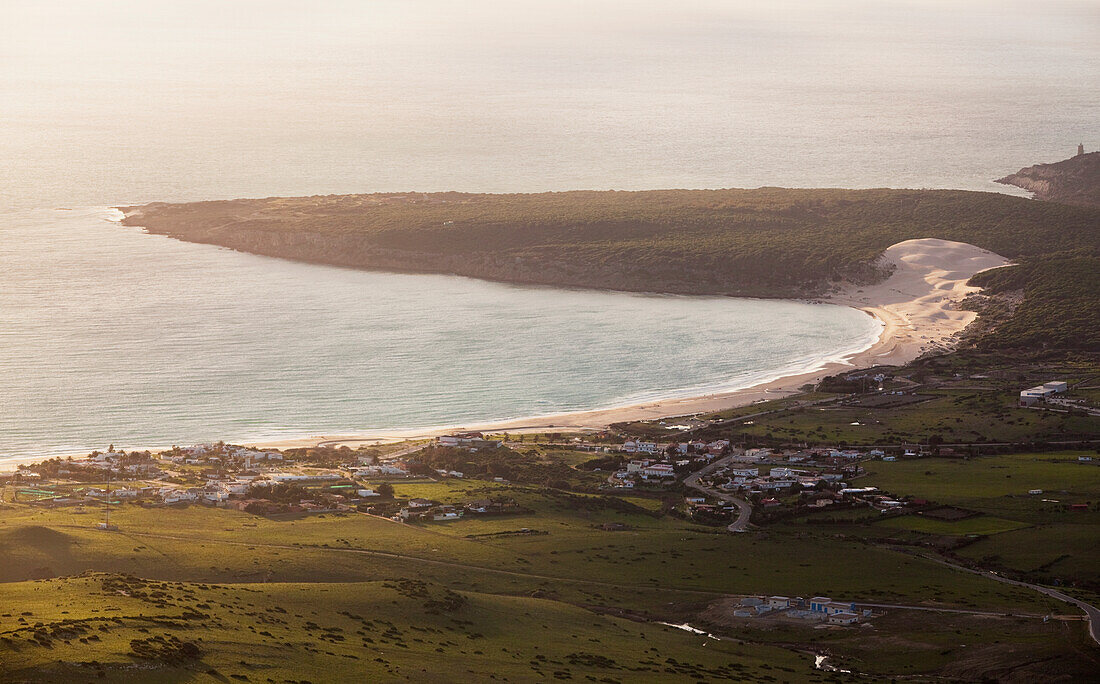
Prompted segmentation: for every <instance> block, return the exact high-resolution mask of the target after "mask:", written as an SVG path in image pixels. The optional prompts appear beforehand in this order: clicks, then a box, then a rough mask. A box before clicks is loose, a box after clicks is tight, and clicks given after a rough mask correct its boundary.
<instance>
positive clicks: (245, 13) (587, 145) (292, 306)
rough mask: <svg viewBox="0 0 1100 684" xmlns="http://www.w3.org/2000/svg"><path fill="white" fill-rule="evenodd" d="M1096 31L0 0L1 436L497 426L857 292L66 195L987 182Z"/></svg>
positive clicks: (754, 338)
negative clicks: (567, 266) (805, 291)
mask: <svg viewBox="0 0 1100 684" xmlns="http://www.w3.org/2000/svg"><path fill="white" fill-rule="evenodd" d="M1097 36H1100V4H1098V3H1096V2H1094V1H1092V0H1085V1H1082V2H1066V1H1054V2H1045V3H1034V2H1032V1H1030V0H1028V1H1026V2H1025V1H1019V0H998V1H996V2H993V1H989V2H985V1H982V0H973V1H969V2H963V3H958V2H946V1H944V2H939V1H936V0H921V1H919V2H917V1H914V2H905V1H903V0H895V1H883V0H868V1H867V2H854V1H844V2H838V1H834V2H825V1H818V0H813V1H810V0H807V1H805V2H785V1H782V0H777V1H773V2H734V1H727V0H720V1H719V0H714V1H713V2H707V1H702V0H684V1H682V2H675V3H672V2H665V1H664V0H662V1H661V2H649V1H637V2H607V1H600V0H585V1H583V2H582V1H580V0H577V1H568V2H567V1H558V2H535V1H532V2H515V1H514V0H506V1H505V0H492V1H488V0H486V1H477V2H450V1H446V2H444V1H424V0H394V1H387V0H372V1H371V2H359V1H356V2H336V1H333V2H323V3H317V2H312V3H300V2H288V1H283V0H276V1H272V2H265V3H256V2H232V3H226V2H223V1H221V0H219V1H218V2H213V1H203V0H195V1H194V2H188V3H159V2H157V3H149V2H137V1H113V2H96V3H89V2H79V1H77V0H68V1H64V0H59V1H51V2H3V3H0V160H2V163H0V455H12V454H23V453H28V452H31V453H45V452H51V451H53V452H56V451H61V450H71V449H73V448H85V447H99V446H102V445H103V444H104V443H107V442H115V443H118V444H120V445H121V444H130V443H140V444H146V443H160V442H166V441H193V440H199V439H210V438H221V437H225V438H241V439H244V438H248V437H264V436H277V435H285V434H301V433H309V434H312V433H314V432H321V431H336V430H355V429H366V428H376V427H380V428H390V427H398V426H422V425H431V424H439V423H456V422H463V421H469V420H474V419H479V420H481V419H492V418H507V417H512V416H523V415H530V414H535V413H545V412H552V411H559V410H563V409H572V408H578V409H579V408H592V407H598V406H606V405H610V404H615V403H621V402H623V401H633V400H636V399H641V398H645V397H647V396H652V395H657V394H659V395H669V394H674V393H676V392H680V391H683V392H688V391H695V390H697V389H700V388H702V387H704V386H712V385H721V386H731V385H739V384H747V383H748V382H751V381H752V380H754V379H759V378H761V377H771V376H774V375H775V374H777V373H779V372H781V371H783V370H791V369H794V368H801V367H805V366H808V365H814V364H816V363H818V362H819V361H821V360H822V359H824V358H827V357H832V356H835V355H836V354H837V353H838V352H839V351H842V350H846V349H853V348H855V347H858V346H861V345H862V344H863V343H864V342H865V341H866V339H867V338H868V335H869V334H870V332H872V329H871V327H870V326H871V322H870V321H869V320H868V319H867V317H866V316H864V315H862V314H859V313H856V312H852V311H847V310H843V309H838V308H834V307H820V306H809V305H805V304H797V303H781V302H755V301H731V300H714V299H686V298H669V297H643V296H632V295H622V294H608V293H598V292H574V291H567V292H562V291H553V290H547V289H524V288H510V287H504V286H500V285H492V284H486V283H479V282H474V281H469V280H461V279H455V278H441V277H430V276H407V275H392V274H378V273H359V272H353V271H346V270H340V269H331V268H322V267H317V266H307V265H300V264H292V263H287V262H280V261H275V260H268V259H261V258H257V257H251V256H247V255H241V254H236V253H233V252H229V251H225V250H218V249H215V248H210V247H203V246H196V245H185V244H181V243H177V242H173V241H171V240H167V239H164V238H160V237H154V236H147V235H143V234H142V233H140V232H139V231H136V230H132V229H123V228H119V227H118V226H115V225H114V224H111V223H109V222H107V221H105V220H103V217H104V216H105V214H104V211H103V210H90V209H86V208H85V209H81V207H103V206H109V205H115V204H125V203H138V202H145V201H154V200H180V201H182V200H198V199H214V198H225V197H241V196H252V197H256V196H271V195H301V194H314V193H345V192H370V191H399V190H423V191H432V190H468V191H491V192H505V191H507V192H511V191H542V190H562V189H576V188H592V189H605V188H618V189H643V188H664V187H710V188H714V187H756V186H761V185H785V186H802V187H807V186H834V187H881V186H890V187H951V188H967V189H978V190H994V191H1010V190H1009V189H1006V188H1003V187H1001V186H996V185H994V184H992V183H991V182H990V180H991V179H992V178H996V177H999V176H1001V175H1004V174H1005V173H1008V172H1011V171H1014V170H1016V169H1017V168H1019V167H1021V166H1024V165H1028V164H1032V163H1035V162H1039V161H1054V160H1058V159H1061V158H1064V157H1066V156H1068V155H1069V154H1071V153H1072V151H1073V150H1074V149H1075V147H1076V144H1077V143H1078V142H1084V143H1085V145H1086V147H1088V148H1089V149H1095V148H1096V147H1098V146H1100V140H1098V139H1097V134H1098V133H1097V129H1096V122H1097V116H1096V114H1097V112H1098V111H1100V89H1097V88H1096V87H1095V86H1096V84H1097V83H1100V39H1098V38H1097ZM61 207H67V208H72V209H73V210H71V211H57V210H56V209H58V208H61ZM807 331H810V332H807ZM796 332H797V334H796Z"/></svg>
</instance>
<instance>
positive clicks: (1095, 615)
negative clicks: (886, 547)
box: [921, 555, 1100, 646]
mask: <svg viewBox="0 0 1100 684" xmlns="http://www.w3.org/2000/svg"><path fill="white" fill-rule="evenodd" d="M921 557H922V558H925V559H927V560H930V561H933V562H935V563H939V564H940V565H946V566H947V567H949V568H954V569H956V570H962V571H963V572H969V573H970V574H972V575H981V576H982V577H985V578H987V579H991V580H996V581H997V582H1003V583H1004V584H1011V585H1013V586H1017V587H1025V588H1027V589H1032V590H1034V591H1037V592H1039V593H1040V594H1044V595H1046V596H1049V597H1051V598H1053V599H1058V600H1059V601H1063V602H1065V603H1069V604H1071V605H1074V606H1077V607H1078V608H1080V609H1081V610H1082V611H1084V613H1085V619H1086V620H1088V623H1089V636H1090V637H1092V640H1093V641H1094V642H1096V645H1097V646H1100V608H1097V607H1096V606H1094V605H1092V604H1090V603H1086V602H1084V601H1082V600H1081V599H1079V598H1076V597H1073V596H1070V595H1069V594H1063V593H1062V592H1060V591H1058V590H1057V589H1051V588H1050V587H1044V586H1042V585H1040V584H1031V583H1029V582H1021V581H1019V580H1014V579H1009V578H1007V577H1001V576H1000V575H998V574H997V573H995V572H992V571H990V570H974V569H972V568H968V567H965V566H962V565H955V564H954V563H949V562H948V561H945V560H944V559H942V558H937V557H935V556H926V555H922V556H921Z"/></svg>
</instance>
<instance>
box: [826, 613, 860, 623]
mask: <svg viewBox="0 0 1100 684" xmlns="http://www.w3.org/2000/svg"><path fill="white" fill-rule="evenodd" d="M856 622H859V615H857V614H856V613H853V612H851V611H841V612H839V613H833V614H832V615H830V616H829V624H830V625H851V624H854V623H856Z"/></svg>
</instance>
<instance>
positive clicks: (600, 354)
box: [0, 210, 879, 456]
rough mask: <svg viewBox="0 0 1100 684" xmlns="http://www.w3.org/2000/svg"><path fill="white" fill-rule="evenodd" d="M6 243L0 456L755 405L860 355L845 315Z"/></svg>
mask: <svg viewBox="0 0 1100 684" xmlns="http://www.w3.org/2000/svg"><path fill="white" fill-rule="evenodd" d="M113 213H114V212H111V211H110V210H79V211H66V212H58V211H53V210H43V211H38V212H29V213H27V214H25V215H24V216H22V217H21V218H20V219H19V220H16V221H13V222H9V223H8V224H7V225H6V226H5V227H4V228H3V241H4V244H5V245H6V246H7V249H5V250H4V252H3V253H2V254H0V272H3V273H4V274H5V277H6V278H9V279H10V282H12V283H16V284H17V285H16V286H14V287H6V288H4V290H3V291H0V310H2V311H3V312H4V321H3V329H2V330H0V369H2V370H0V397H3V402H4V404H3V406H4V411H3V412H2V413H0V456H4V455H6V456H12V455H17V454H37V453H50V452H54V453H65V452H71V451H73V450H74V449H80V448H85V447H90V446H95V447H103V446H106V445H107V444H108V443H111V442H113V443H115V444H117V445H160V444H168V443H183V442H190V441H196V440H198V441H203V440H209V439H220V438H226V439H230V438H232V439H239V440H249V439H262V438H265V437H266V438H271V437H279V436H289V435H294V436H302V435H310V434H317V433H319V432H339V431H349V430H351V431H356V430H369V429H380V428H394V427H403V426H407V427H421V426H431V425H441V424H455V423H461V422H469V421H475V420H485V419H495V418H512V417H523V416H529V415H534V414H540V413H541V414H545V413H551V412H557V411H561V410H569V409H582V408H593V407H600V406H610V405H618V404H624V403H632V402H635V401H641V400H645V399H648V398H653V397H656V396H673V395H677V394H692V393H697V392H699V391H703V390H711V389H721V388H729V387H738V386H745V385H748V384H753V383H754V382H756V381H759V380H763V379H768V378H772V377H775V376H776V375H782V374H786V373H787V372H790V371H794V370H800V369H809V368H813V367H815V366H816V365H818V364H819V363H821V362H822V361H823V360H826V359H829V358H837V357H838V356H840V355H843V354H844V353H845V352H852V351H856V350H858V349H861V348H863V347H865V346H867V344H869V342H870V341H871V340H873V339H874V337H875V336H876V334H877V332H878V330H879V326H878V324H876V323H875V322H874V321H873V320H872V319H871V318H870V317H869V316H867V315H866V314H864V313H862V312H859V311H856V310H855V309H849V308H845V307H838V306H827V305H813V304H805V303H799V302H782V301H778V302H777V301H760V300H744V299H727V298H708V297H666V296H646V295H630V294H621V293H610V292H593V291H579V290H555V289H550V288H529V287H513V286H508V285H501V284H496V283H487V282H482V281H477V280H471V279H467V278H457V277H451V276H432V275H402V274H389V273H372V272H366V271H356V270H350V269H339V268H328V267H321V266H313V265H308V264H298V263H294V262H289V261H281V260H278V259H269V258H265V257H258V256H254V255H250V254H242V253H238V252H233V251H231V250H227V249H222V248H218V247H212V246H206V245H192V244H187V243H182V242H176V241H174V240H171V239H169V238H164V237H160V236H151V235H146V234H144V233H142V232H141V231H140V230H139V229H135V228H121V227H119V226H117V225H116V224H113V223H110V222H108V221H107V220H106V219H107V218H108V217H111V216H112V214H113Z"/></svg>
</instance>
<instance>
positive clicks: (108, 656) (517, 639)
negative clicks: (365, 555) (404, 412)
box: [0, 575, 816, 682]
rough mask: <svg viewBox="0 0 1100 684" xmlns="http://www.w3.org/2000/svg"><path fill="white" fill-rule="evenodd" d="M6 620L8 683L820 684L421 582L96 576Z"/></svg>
mask: <svg viewBox="0 0 1100 684" xmlns="http://www.w3.org/2000/svg"><path fill="white" fill-rule="evenodd" d="M0 606H3V607H4V609H5V612H4V613H3V614H2V615H0V662H2V663H3V673H4V680H5V681H9V680H19V679H22V678H27V679H28V680H33V681H36V682H69V681H73V680H74V679H78V678H79V679H80V680H84V679H89V680H94V679H96V678H97V677H103V676H110V678H111V679H116V678H119V679H131V678H134V677H137V678H138V679H140V681H164V682H168V681H183V680H188V681H190V680H194V681H219V680H220V681H231V680H237V681H279V682H282V681H296V680H298V679H300V678H301V679H311V680H313V681H349V680H360V681H364V680H365V681H378V680H394V679H401V680H412V681H424V682H433V681H476V680H485V679H492V678H495V679H499V680H503V681H516V680H534V679H543V678H558V679H562V678H576V679H585V678H586V677H591V678H600V679H604V678H609V679H604V681H655V680H675V679H681V678H685V677H690V678H693V679H710V680H723V679H724V680H728V679H741V678H748V679H757V678H764V677H766V676H767V675H768V674H769V673H771V674H779V675H781V676H783V677H785V678H791V679H793V678H798V679H807V678H814V677H815V676H816V675H815V673H814V672H813V670H812V659H810V658H809V657H807V656H804V655H798V654H795V653H792V652H790V651H786V650H783V649H779V648H772V647H766V646H752V647H749V646H741V645H736V644H734V643H732V642H726V641H715V640H713V639H707V638H705V637H699V636H694V635H690V634H688V633H686V632H683V631H680V630H675V629H671V628H667V627H662V626H659V625H650V624H643V623H637V622H631V621H628V620H623V619H617V618H613V617H608V616H603V615H596V614H593V613H591V612H588V611H585V610H582V609H580V608H575V607H572V606H568V605H565V604H562V603H559V602H553V601H546V600H541V599H535V598H525V597H510V596H499V595H487V594H479V593H473V592H462V593H455V592H451V591H449V590H448V589H446V588H443V587H441V586H439V585H434V584H430V583H423V582H419V581H416V580H411V581H410V580H396V579H395V580H390V581H380V582H369V583H342V584H325V583H309V584H295V583H280V584H245V585H242V584H194V583H175V582H155V581H154V582H149V581H145V580H139V579H136V578H126V577H122V576H117V575H91V576H85V577H76V578H69V579H62V580H47V581H41V582H19V583H9V584H0ZM139 640H140V641H144V642H145V643H139ZM288 656H289V657H288ZM670 656H672V658H671V660H670ZM138 673H140V674H138Z"/></svg>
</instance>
